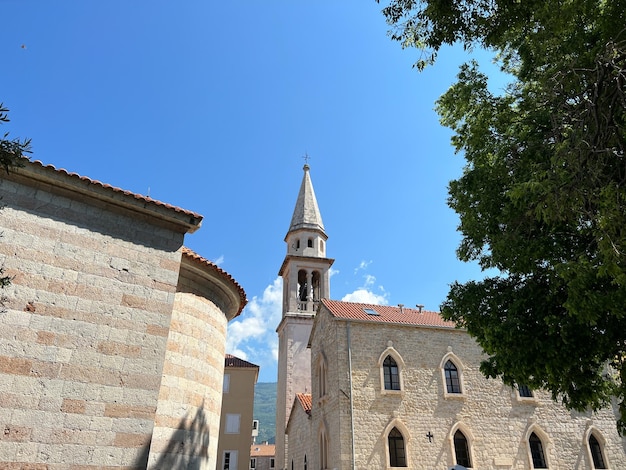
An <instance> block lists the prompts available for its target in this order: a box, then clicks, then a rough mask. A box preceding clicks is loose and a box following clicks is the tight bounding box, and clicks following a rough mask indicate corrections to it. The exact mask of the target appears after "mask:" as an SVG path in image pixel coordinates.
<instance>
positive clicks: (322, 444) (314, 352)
mask: <svg viewBox="0 0 626 470" xmlns="http://www.w3.org/2000/svg"><path fill="white" fill-rule="evenodd" d="M326 240H327V235H326V232H325V229H324V225H323V223H322V218H321V215H320V211H319V208H318V205H317V201H316V198H315V193H314V191H313V185H312V183H311V178H310V174H309V167H308V166H307V165H305V167H304V177H303V179H302V185H301V187H300V192H299V194H298V199H297V202H296V207H295V210H294V213H293V217H292V220H291V224H290V227H289V230H288V233H287V236H286V237H285V242H286V243H287V255H286V257H285V259H284V262H283V264H282V267H281V268H280V275H281V276H282V278H283V315H282V320H281V322H280V324H279V325H278V328H277V332H278V337H279V359H278V360H279V364H278V390H277V411H276V414H277V422H276V468H277V469H283V470H326V469H328V470H331V469H337V470H357V469H358V470H387V469H398V468H409V469H416V470H417V469H420V470H421V469H423V470H432V469H441V470H446V469H449V468H452V467H455V466H457V467H455V468H473V469H481V470H484V469H496V470H508V469H520V470H521V469H536V468H547V469H564V470H572V469H578V470H583V469H614V470H618V469H626V440H625V439H624V438H622V437H620V436H619V435H618V433H617V430H616V424H615V420H616V417H617V414H616V409H611V408H608V409H603V410H601V411H598V412H595V413H594V412H586V413H578V412H573V411H568V410H566V409H565V408H564V407H563V406H561V405H559V404H557V403H555V402H553V401H552V400H551V398H550V395H549V394H547V393H545V392H543V391H540V390H530V389H529V388H528V387H526V386H524V385H523V384H520V385H519V386H518V387H515V388H511V387H509V386H506V385H504V384H503V383H502V382H501V381H499V380H494V379H486V378H485V377H484V376H483V375H482V374H481V372H480V371H479V364H480V361H481V359H482V358H483V357H484V355H483V352H482V350H481V348H480V347H479V346H478V345H477V343H476V342H475V341H474V340H473V339H472V338H471V337H470V336H469V335H468V334H467V333H466V332H465V331H463V330H460V329H456V328H455V327H454V324H452V323H450V322H446V321H444V320H443V319H442V318H441V316H440V315H439V314H438V313H437V312H431V311H425V310H423V309H422V308H421V307H417V308H406V307H404V306H402V305H399V306H397V307H395V306H393V307H392V306H380V305H366V304H359V303H352V302H340V301H334V300H329V298H330V282H329V270H330V267H331V265H332V263H333V260H332V259H330V258H328V257H327V254H326Z"/></svg>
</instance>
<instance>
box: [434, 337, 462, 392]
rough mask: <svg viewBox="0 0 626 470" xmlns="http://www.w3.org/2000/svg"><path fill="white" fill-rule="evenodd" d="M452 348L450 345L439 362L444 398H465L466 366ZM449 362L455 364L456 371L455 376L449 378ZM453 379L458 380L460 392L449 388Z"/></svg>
mask: <svg viewBox="0 0 626 470" xmlns="http://www.w3.org/2000/svg"><path fill="white" fill-rule="evenodd" d="M450 349H451V348H450V347H448V351H449V352H448V353H447V354H446V355H445V356H443V358H442V359H441V362H440V363H439V369H440V370H441V381H442V389H443V396H444V398H457V399H465V398H466V397H467V393H466V387H465V374H464V369H465V367H464V366H463V362H461V360H460V359H459V358H458V357H457V356H456V355H455V354H454V353H452V352H451V350H450ZM448 362H450V363H451V364H452V365H453V366H454V369H455V371H456V377H455V378H453V377H450V378H448V375H449V374H448V370H450V369H448V368H447V364H448ZM453 380H454V381H456V383H457V385H458V390H459V391H458V392H456V391H450V390H449V389H448V384H449V382H450V383H451V384H452V385H453V384H454V382H452V381H453Z"/></svg>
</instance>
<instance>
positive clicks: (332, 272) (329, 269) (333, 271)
mask: <svg viewBox="0 0 626 470" xmlns="http://www.w3.org/2000/svg"><path fill="white" fill-rule="evenodd" d="M335 274H339V270H338V269H334V268H328V277H333V276H334V275H335Z"/></svg>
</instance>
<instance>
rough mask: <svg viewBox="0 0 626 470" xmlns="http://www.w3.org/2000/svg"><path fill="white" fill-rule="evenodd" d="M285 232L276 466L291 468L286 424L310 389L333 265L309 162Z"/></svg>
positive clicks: (280, 273)
mask: <svg viewBox="0 0 626 470" xmlns="http://www.w3.org/2000/svg"><path fill="white" fill-rule="evenodd" d="M303 169H304V176H303V177H302V184H301V185H300V192H299V193H298V200H297V201H296V207H295V209H294V211H293V216H292V218H291V225H290V226H289V231H288V232H287V235H286V236H285V242H286V243H287V255H286V256H285V260H284V261H283V264H282V266H281V268H280V271H279V273H278V275H279V276H281V277H282V278H283V316H282V320H281V322H280V324H279V325H278V328H277V329H276V332H277V333H278V386H277V391H276V467H277V469H279V470H282V469H286V468H287V462H286V456H287V453H288V452H287V451H288V445H289V443H288V442H287V441H286V436H285V428H286V426H287V421H288V420H289V413H290V411H291V407H292V405H293V402H294V398H295V396H296V393H311V351H310V349H307V344H308V341H309V335H310V333H311V327H312V326H313V319H314V318H315V312H316V311H317V306H318V304H319V301H320V299H322V298H329V296H330V267H331V265H332V264H333V261H334V260H333V259H329V258H326V240H327V238H328V236H327V235H326V232H325V231H324V224H323V223H322V216H321V214H320V210H319V208H318V206H317V199H316V198H315V192H314V191H313V184H312V183H311V176H310V175H309V165H307V164H305V165H304V168H303Z"/></svg>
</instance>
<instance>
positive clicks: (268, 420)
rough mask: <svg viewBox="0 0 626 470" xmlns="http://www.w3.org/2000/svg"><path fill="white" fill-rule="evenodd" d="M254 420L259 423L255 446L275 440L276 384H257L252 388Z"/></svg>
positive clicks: (271, 442)
mask: <svg viewBox="0 0 626 470" xmlns="http://www.w3.org/2000/svg"><path fill="white" fill-rule="evenodd" d="M254 419H256V420H258V421H259V435H258V437H257V438H256V442H257V444H261V443H263V442H265V441H267V442H269V443H270V444H274V442H275V440H276V382H273V383H257V384H256V385H255V387H254Z"/></svg>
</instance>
